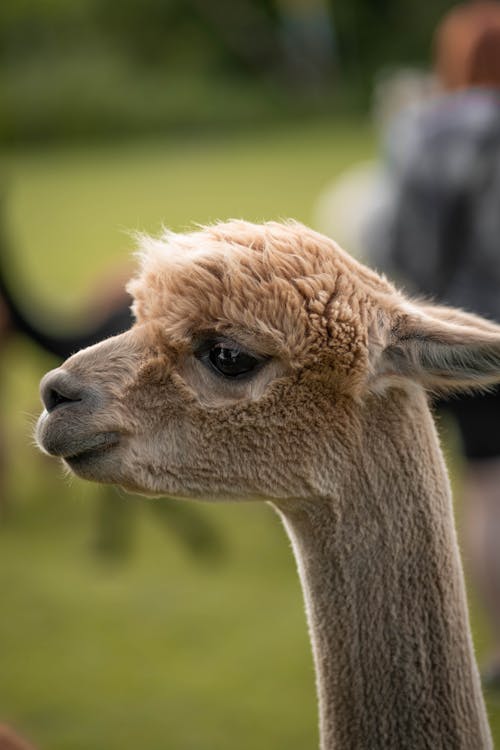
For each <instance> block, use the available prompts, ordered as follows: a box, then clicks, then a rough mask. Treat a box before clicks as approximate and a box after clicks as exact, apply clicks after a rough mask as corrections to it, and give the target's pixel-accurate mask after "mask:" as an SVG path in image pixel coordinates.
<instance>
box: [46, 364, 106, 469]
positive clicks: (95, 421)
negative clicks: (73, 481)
mask: <svg viewBox="0 0 500 750" xmlns="http://www.w3.org/2000/svg"><path fill="white" fill-rule="evenodd" d="M40 395H41V399H42V402H43V405H44V406H45V411H44V412H43V413H42V415H41V417H40V419H39V420H38V424H37V427H36V440H37V442H38V444H39V446H40V447H41V448H42V450H43V451H45V452H46V453H49V454H50V455H52V456H59V457H61V458H64V459H66V461H71V460H72V459H76V458H79V457H82V456H85V457H86V458H90V457H91V456H93V457H94V456H96V455H97V454H98V453H101V452H103V451H105V450H108V449H109V448H111V447H113V446H114V445H116V444H117V443H118V439H119V435H118V433H117V432H116V431H115V430H110V429H107V425H106V424H105V423H103V418H102V414H103V410H104V409H103V407H104V404H105V400H106V399H105V394H104V393H103V391H102V388H100V387H98V386H97V385H95V384H92V383H88V382H84V381H83V380H82V379H81V378H79V377H78V376H77V375H75V374H74V373H72V372H69V371H68V370H65V369H64V367H59V368H57V369H56V370H51V371H50V372H49V373H47V375H45V377H44V378H43V379H42V381H41V383H40Z"/></svg>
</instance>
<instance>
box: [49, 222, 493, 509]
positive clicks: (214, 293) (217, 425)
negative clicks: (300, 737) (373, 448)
mask: <svg viewBox="0 0 500 750" xmlns="http://www.w3.org/2000/svg"><path fill="white" fill-rule="evenodd" d="M142 244H143V248H142V249H143V253H142V264H141V269H140V272H139V274H138V276H137V278H135V279H134V280H132V282H130V284H129V291H130V292H131V293H132V295H133V297H134V305H133V310H134V313H135V317H136V324H135V325H134V327H133V328H132V329H131V330H130V331H128V332H126V333H123V334H121V335H120V336H116V337H114V338H111V339H107V340H106V341H103V342H102V343H100V344H97V345H95V346H93V347H90V348H88V349H85V350H83V351H81V352H79V353H77V354H75V355H74V356H72V357H70V358H69V359H68V360H67V361H66V362H65V363H64V365H63V366H62V367H61V368H58V369H57V370H54V371H52V372H50V373H49V374H48V375H46V376H45V378H44V379H43V381H42V398H43V401H44V404H45V407H46V409H45V411H44V413H43V414H42V416H41V417H40V420H39V423H38V426H37V439H38V442H39V444H40V446H41V447H42V449H43V450H45V451H46V452H47V453H50V454H51V455H54V456H59V457H61V458H62V459H63V460H64V462H65V463H66V464H67V466H68V467H69V468H70V469H71V470H72V471H73V472H74V473H75V474H77V475H79V476H82V477H84V478H86V479H91V480H94V481H100V482H111V483H116V484H119V485H121V486H123V487H125V488H127V489H130V490H134V491H138V492H143V493H146V494H168V495H171V496H178V497H183V496H188V497H209V498H210V497H212V498H224V497H234V498H239V497H241V498H250V497H251V498H262V499H282V498H287V497H306V496H310V495H311V494H313V495H317V494H318V493H319V494H321V493H322V492H323V491H325V487H326V483H327V481H329V480H327V477H325V471H324V468H325V463H326V462H325V452H327V453H328V456H329V457H331V456H332V455H333V456H334V457H335V456H337V457H338V460H339V462H340V463H342V460H344V459H346V455H347V456H348V454H349V451H350V450H351V448H350V446H352V440H353V435H354V434H355V433H356V424H357V422H358V421H359V419H358V417H359V414H360V412H361V411H363V410H366V409H367V408H368V404H369V402H370V399H374V398H375V399H384V398H386V399H390V398H391V392H394V389H395V388H397V389H398V390H399V391H401V390H403V391H405V390H406V391H407V392H408V393H409V394H410V396H409V397H411V392H412V389H415V387H417V388H418V387H419V385H418V383H420V384H422V385H424V386H426V387H427V386H428V387H431V388H434V389H441V390H447V389H450V388H451V389H453V388H459V387H463V386H465V387H468V386H471V385H474V384H487V383H488V382H493V381H495V380H497V379H498V372H499V370H500V336H499V333H498V330H499V329H497V328H496V327H495V326H493V325H492V324H488V323H485V322H484V321H481V320H480V319H478V318H475V317H474V316H471V315H466V314H465V313H460V312H458V311H449V310H447V309H446V308H438V307H433V306H429V305H427V306H423V305H417V304H414V303H410V302H409V301H407V300H406V299H405V298H404V297H403V296H402V295H401V294H400V293H399V292H397V291H396V290H395V289H394V287H393V286H392V285H391V284H389V283H388V282H387V281H386V280H385V279H383V278H381V277H379V276H378V275H377V274H375V273H374V272H372V271H370V270H368V269H367V268H365V267H364V266H362V265H360V264H359V263H357V262H356V261H354V260H353V259H352V258H350V257H349V256H348V255H347V254H346V253H344V252H343V251H342V250H341V249H340V248H339V247H337V246H336V245H335V243H333V242H332V241H331V240H329V239H327V238H326V237H323V236H321V235H319V234H317V233H315V232H313V231H312V230H309V229H307V228H306V227H304V226H302V225H300V224H297V223H286V224H279V223H268V224H264V225H253V224H249V223H246V222H242V221H231V222H228V223H225V224H218V225H215V226H212V227H207V228H203V229H201V230H200V231H197V232H193V233H191V234H184V235H175V234H172V233H166V234H165V235H164V236H163V237H162V238H161V239H159V240H151V239H144V240H143V243H142ZM341 459H342V460H341ZM329 460H330V459H329ZM346 460H347V459H346ZM332 468H333V467H332ZM344 468H345V463H344Z"/></svg>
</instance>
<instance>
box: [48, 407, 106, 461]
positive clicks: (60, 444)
mask: <svg viewBox="0 0 500 750" xmlns="http://www.w3.org/2000/svg"><path fill="white" fill-rule="evenodd" d="M36 440H37V443H38V445H39V446H40V448H41V449H42V450H43V451H44V452H45V453H48V454H49V455H51V456H56V457H58V458H63V459H64V460H65V461H67V462H68V463H70V464H71V463H72V462H78V461H82V460H84V459H85V460H89V459H91V458H92V457H96V456H97V455H100V454H101V453H104V452H106V451H108V450H110V449H111V448H114V447H115V446H116V445H117V444H118V442H119V440H120V434H119V433H118V432H116V431H111V430H109V431H106V432H97V433H95V432H91V433H90V434H89V432H88V429H86V428H85V429H82V426H81V425H79V424H78V422H76V421H75V422H73V424H71V423H69V424H68V423H67V422H66V421H64V422H63V423H62V424H61V421H60V420H59V419H56V420H54V418H51V417H50V415H47V414H46V413H44V414H42V416H41V417H40V420H39V422H38V425H37V429H36Z"/></svg>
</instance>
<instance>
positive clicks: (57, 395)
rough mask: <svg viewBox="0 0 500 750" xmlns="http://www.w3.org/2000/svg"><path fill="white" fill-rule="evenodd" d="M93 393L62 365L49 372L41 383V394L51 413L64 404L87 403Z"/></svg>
mask: <svg viewBox="0 0 500 750" xmlns="http://www.w3.org/2000/svg"><path fill="white" fill-rule="evenodd" d="M91 395H92V393H91V391H90V390H89V389H88V388H86V387H85V386H84V385H82V383H80V382H79V381H78V380H77V379H76V378H75V376H74V375H71V374H70V373H69V372H66V371H65V370H63V368H62V367H58V368H57V369H56V370H51V371H50V372H48V373H47V374H46V375H45V376H44V377H43V378H42V381H41V383H40V396H41V398H42V402H43V405H44V406H45V408H46V409H47V411H48V412H49V413H50V412H52V411H54V409H57V408H58V407H59V406H62V405H63V404H77V403H82V404H85V403H87V402H89V401H90V400H91Z"/></svg>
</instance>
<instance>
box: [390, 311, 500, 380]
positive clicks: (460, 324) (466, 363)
mask: <svg viewBox="0 0 500 750" xmlns="http://www.w3.org/2000/svg"><path fill="white" fill-rule="evenodd" d="M385 333H386V335H385V336H384V338H385V340H386V345H385V347H384V348H383V351H382V354H381V357H380V360H379V367H377V371H378V374H379V375H382V376H384V375H385V376H404V377H408V378H412V379H414V380H417V381H418V382H420V383H421V384H422V385H423V386H424V387H426V388H428V389H430V390H432V391H435V392H437V393H447V392H451V391H460V390H473V389H481V388H482V389H484V388H487V387H488V386H489V385H493V384H494V383H500V326H499V325H496V324H495V323H490V322H488V321H487V320H484V319H483V318H480V317H478V316H477V315H472V314H469V313H465V312H462V311H461V310H456V309H453V308H449V307H443V306H438V305H430V304H425V303H423V304H413V303H407V305H405V307H404V308H400V309H398V310H396V311H395V312H394V314H393V315H392V316H391V323H390V326H389V331H387V330H386V332H385Z"/></svg>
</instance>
